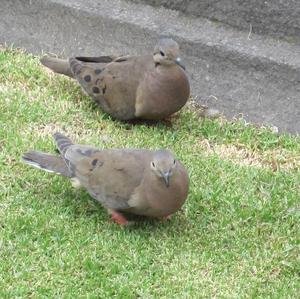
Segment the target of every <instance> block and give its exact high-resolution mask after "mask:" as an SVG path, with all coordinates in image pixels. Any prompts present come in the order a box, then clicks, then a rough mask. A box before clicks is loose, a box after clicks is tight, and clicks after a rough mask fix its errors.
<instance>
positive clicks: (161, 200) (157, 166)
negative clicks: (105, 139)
mask: <svg viewBox="0 0 300 299" xmlns="http://www.w3.org/2000/svg"><path fill="white" fill-rule="evenodd" d="M53 137H54V140H55V142H56V145H57V148H58V152H59V155H52V154H48V153H43V152H38V151H29V152H27V153H25V154H24V155H23V156H22V160H23V162H25V163H27V164H29V165H31V166H34V167H37V168H40V169H43V170H45V171H48V172H53V173H56V174H59V175H62V176H65V177H67V178H69V179H70V180H71V181H72V183H73V185H74V186H76V187H83V188H85V189H86V190H87V192H88V193H89V194H90V195H91V196H92V197H93V198H94V199H95V200H96V201H98V202H99V203H100V204H101V205H102V206H103V207H104V208H105V209H106V210H107V211H108V213H109V214H110V215H111V218H112V220H114V221H115V222H116V223H118V224H120V225H128V224H129V221H128V220H127V219H126V214H135V215H142V216H147V217H151V218H158V219H164V218H168V217H169V216H170V215H171V214H173V213H175V212H176V211H178V210H179V209H180V208H181V207H182V205H183V204H184V202H185V200H186V198H187V195H188V189H189V177H188V173H187V170H186V169H185V167H184V166H183V164H182V163H181V162H180V161H179V160H177V159H175V158H174V156H173V154H172V153H171V151H169V150H165V149H161V150H147V149H99V148H95V147H91V146H87V145H78V144H73V143H72V141H71V140H70V139H69V138H68V137H65V136H64V135H62V134H61V133H55V134H54V135H53Z"/></svg>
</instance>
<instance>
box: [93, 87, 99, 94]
mask: <svg viewBox="0 0 300 299" xmlns="http://www.w3.org/2000/svg"><path fill="white" fill-rule="evenodd" d="M92 90H93V93H100V89H99V88H98V87H96V86H94V87H93V89H92Z"/></svg>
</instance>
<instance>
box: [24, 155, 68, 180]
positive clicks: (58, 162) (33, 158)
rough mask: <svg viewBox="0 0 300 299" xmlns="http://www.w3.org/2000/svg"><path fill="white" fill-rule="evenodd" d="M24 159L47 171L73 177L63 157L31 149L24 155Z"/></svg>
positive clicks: (25, 161)
mask: <svg viewBox="0 0 300 299" xmlns="http://www.w3.org/2000/svg"><path fill="white" fill-rule="evenodd" d="M22 160H23V162H24V163H26V164H29V165H31V166H33V167H36V168H39V169H42V170H45V171H47V172H53V173H56V174H60V175H62V176H65V177H72V174H71V172H70V171H69V169H68V167H67V165H66V163H65V161H64V160H63V159H62V158H61V157H58V156H54V155H51V154H47V153H43V152H37V151H30V152H27V153H25V154H24V155H23V156H22Z"/></svg>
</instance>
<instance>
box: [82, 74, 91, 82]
mask: <svg viewBox="0 0 300 299" xmlns="http://www.w3.org/2000/svg"><path fill="white" fill-rule="evenodd" d="M83 79H84V81H85V82H91V80H92V77H91V76H90V75H86V76H84V78H83Z"/></svg>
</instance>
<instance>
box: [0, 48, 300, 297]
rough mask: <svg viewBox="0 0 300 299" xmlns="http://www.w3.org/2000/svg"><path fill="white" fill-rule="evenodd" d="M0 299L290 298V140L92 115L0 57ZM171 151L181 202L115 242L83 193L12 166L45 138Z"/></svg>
mask: <svg viewBox="0 0 300 299" xmlns="http://www.w3.org/2000/svg"><path fill="white" fill-rule="evenodd" d="M0 126H1V127H0V298H299V293H300V257H299V253H300V230H299V228H300V138H299V137H298V138H297V137H292V136H288V135H278V134H276V133H273V132H272V131H271V130H269V129H267V128H258V127H255V126H252V125H248V124H246V123H245V122H244V121H242V120H238V121H235V122H226V121H225V120H223V119H219V120H207V119H202V118H199V116H198V112H197V110H195V109H192V108H191V107H186V108H184V109H183V111H181V112H180V113H178V114H177V115H175V116H174V117H172V118H171V120H170V121H165V122H160V123H158V124H146V123H140V124H126V123H122V122H118V121H114V120H113V119H111V118H110V117H109V116H108V115H106V114H104V113H102V112H101V111H100V109H99V108H97V106H96V105H95V104H93V103H92V100H90V99H89V98H88V97H86V96H84V95H83V93H82V92H81V89H80V88H79V87H78V85H77V84H76V83H75V82H73V81H72V80H70V79H68V78H64V77H62V76H59V75H55V74H53V73H51V72H49V71H47V70H46V69H44V68H42V67H41V66H40V64H39V61H38V59H37V58H34V57H33V56H31V55H28V54H25V53H23V52H22V51H19V50H12V49H6V48H0ZM56 131H61V132H63V133H66V134H67V135H68V136H70V137H71V138H73V140H74V141H75V142H77V143H83V144H94V145H96V146H99V147H104V148H110V147H118V148H120V147H121V148H123V147H136V148H140V147H144V148H153V149H154V148H165V147H167V148H170V149H171V150H173V151H174V153H175V154H176V156H177V157H178V158H179V159H180V160H181V161H182V162H183V163H184V164H185V165H186V167H187V168H188V171H189V175H190V191H189V196H188V200H187V202H186V204H185V205H184V207H183V209H182V211H180V212H178V213H177V214H175V215H174V216H173V217H172V218H171V220H170V221H164V222H156V221H146V222H141V223H138V224H136V225H134V226H132V227H128V228H122V227H119V226H118V225H116V224H115V223H113V222H112V221H111V220H110V218H109V216H108V215H107V213H106V211H105V210H104V209H102V208H101V206H99V205H98V204H97V203H96V202H95V201H94V200H93V199H91V198H90V196H89V195H87V193H86V192H85V191H84V190H75V189H73V188H72V186H71V184H70V182H69V181H68V180H66V179H64V178H62V177H59V176H55V175H52V174H49V173H45V172H43V171H39V170H37V169H34V168H32V167H30V166H28V165H25V164H22V163H21V161H20V157H21V155H22V153H24V152H25V151H27V150H29V149H36V150H40V151H47V152H52V153H54V152H55V146H54V143H53V140H52V136H51V134H52V133H54V132H56Z"/></svg>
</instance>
